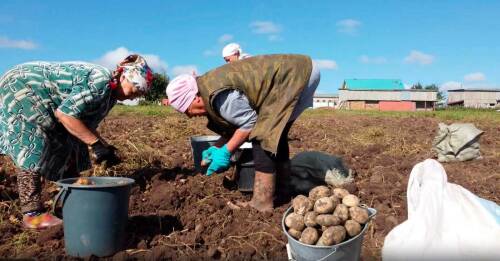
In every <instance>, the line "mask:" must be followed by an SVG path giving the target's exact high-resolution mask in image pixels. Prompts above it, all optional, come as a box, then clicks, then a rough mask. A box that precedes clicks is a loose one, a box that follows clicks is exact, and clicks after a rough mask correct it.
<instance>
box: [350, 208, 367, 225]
mask: <svg viewBox="0 0 500 261" xmlns="http://www.w3.org/2000/svg"><path fill="white" fill-rule="evenodd" d="M349 216H350V217H351V219H352V220H354V221H356V222H358V223H359V224H365V223H366V222H367V221H368V210H366V209H364V208H360V207H352V208H349Z"/></svg>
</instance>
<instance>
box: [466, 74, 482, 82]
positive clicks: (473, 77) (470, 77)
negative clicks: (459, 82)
mask: <svg viewBox="0 0 500 261" xmlns="http://www.w3.org/2000/svg"><path fill="white" fill-rule="evenodd" d="M464 80H465V81H468V82H480V81H484V80H486V76H485V75H484V73H482V72H474V73H469V74H466V75H465V76H464Z"/></svg>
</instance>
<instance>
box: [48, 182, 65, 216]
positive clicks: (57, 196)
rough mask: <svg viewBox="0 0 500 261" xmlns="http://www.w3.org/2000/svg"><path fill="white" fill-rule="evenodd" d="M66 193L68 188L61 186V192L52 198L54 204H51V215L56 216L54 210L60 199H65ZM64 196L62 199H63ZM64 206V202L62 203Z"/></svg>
mask: <svg viewBox="0 0 500 261" xmlns="http://www.w3.org/2000/svg"><path fill="white" fill-rule="evenodd" d="M67 191H68V188H67V187H66V186H62V187H61V190H59V192H58V193H57V195H56V196H55V198H54V203H52V213H54V214H56V208H57V205H58V203H59V201H60V200H61V198H64V197H66V192H67ZM63 196H64V197H63ZM62 204H63V205H64V202H63V203H62Z"/></svg>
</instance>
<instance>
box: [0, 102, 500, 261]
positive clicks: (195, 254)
mask: <svg viewBox="0 0 500 261" xmlns="http://www.w3.org/2000/svg"><path fill="white" fill-rule="evenodd" d="M439 122H440V121H439V120H438V119H436V118H434V117H427V118H425V117H407V116H405V117H377V116H363V115H356V114H352V115H351V114H339V113H336V112H333V111H327V112H325V113H322V114H319V115H312V116H311V115H304V116H301V118H300V119H299V120H298V121H297V122H296V124H295V125H294V127H292V130H291V133H290V147H291V153H292V155H293V154H296V153H298V152H301V151H306V150H319V151H324V152H327V153H330V154H333V155H337V156H340V157H342V158H343V159H344V161H345V164H346V165H347V166H348V167H349V168H351V169H353V170H354V172H355V177H354V180H355V181H354V183H353V184H351V185H348V186H347V189H348V190H350V192H351V193H355V194H356V195H358V196H359V197H360V198H361V200H362V201H363V202H364V203H366V204H367V205H369V206H371V207H374V208H376V209H377V211H378V215H377V216H376V217H375V219H374V221H373V222H372V223H371V224H370V227H369V229H368V230H367V233H366V235H365V239H364V242H363V248H362V253H361V256H362V259H363V260H379V259H380V256H381V248H382V246H383V242H384V237H385V236H386V235H387V233H388V232H389V231H390V230H391V229H392V228H393V227H394V226H395V225H397V224H399V223H401V222H402V221H404V220H405V219H406V215H407V214H406V195H405V193H406V186H407V180H408V175H409V173H410V171H411V169H412V167H413V166H414V165H415V164H416V163H418V162H420V161H422V160H424V159H427V158H432V157H433V156H434V155H433V152H432V150H431V144H432V139H433V137H434V135H435V132H436V129H437V124H438V123H439ZM447 123H451V121H450V122H447ZM473 123H474V124H475V125H476V126H477V127H478V128H480V129H482V130H484V131H485V134H484V135H483V136H482V137H481V139H480V144H481V152H482V154H483V159H481V160H475V161H470V162H459V163H447V164H444V167H445V169H446V171H447V174H448V180H449V182H453V183H457V184H459V185H462V186H463V187H465V188H467V189H469V190H470V191H472V192H473V193H475V194H477V195H478V196H480V197H484V198H486V199H489V200H492V201H495V202H497V203H498V202H500V198H499V197H500V195H499V194H498V193H496V192H498V191H500V170H499V167H498V166H500V149H499V148H500V139H499V138H498V134H499V133H500V126H499V125H498V124H497V123H495V122H490V121H485V120H483V121H480V120H478V121H475V122H473ZM204 126H205V121H204V120H203V119H188V118H186V117H184V116H182V115H176V114H173V115H170V114H169V115H168V116H165V117H158V116H128V117H125V116H109V117H108V118H107V119H106V120H105V121H104V122H103V124H101V127H100V131H101V133H102V136H103V137H104V138H105V139H106V140H107V141H108V142H109V143H110V144H113V145H115V146H116V147H117V148H118V149H119V150H120V155H121V157H122V159H123V162H122V163H121V164H119V165H117V166H114V167H111V168H110V169H107V170H102V169H95V170H94V171H93V172H92V173H91V174H92V175H109V176H128V177H132V178H134V179H135V180H136V184H135V185H134V187H133V188H132V193H131V197H130V207H129V213H130V218H129V224H128V227H127V239H126V242H127V245H126V248H125V249H124V250H123V251H121V252H118V253H117V254H115V255H114V256H112V257H109V258H108V259H110V260H111V259H112V260H164V259H166V260H204V259H207V260H212V259H222V260H254V259H259V260H260V259H269V260H286V259H287V257H286V248H285V245H286V237H285V235H284V234H283V232H282V229H281V218H282V215H283V213H284V211H285V210H286V209H287V208H288V207H289V205H290V204H289V203H285V204H283V205H281V206H278V207H277V208H276V209H275V210H274V212H273V213H269V214H262V213H259V212H257V211H255V210H252V209H244V208H243V209H240V210H233V209H232V208H230V207H229V206H228V205H227V202H235V201H237V200H248V199H250V197H251V195H250V194H242V193H240V192H239V191H238V190H237V189H235V188H234V186H233V185H232V183H231V182H228V181H227V179H226V178H225V176H231V174H232V170H228V171H227V172H225V173H223V174H222V175H214V176H211V177H207V176H204V175H202V174H196V173H195V171H194V167H193V163H192V157H191V149H190V144H189V140H188V139H189V137H190V136H192V135H207V134H212V133H210V132H209V131H208V130H206V129H205V128H204ZM0 164H1V169H0V192H1V193H0V258H5V257H11V258H39V259H58V260H60V259H72V258H71V257H69V256H66V255H65V252H64V235H63V231H62V228H60V227H58V228H53V229H50V230H46V231H41V232H38V231H29V230H23V229H22V228H21V226H20V219H21V214H20V212H19V207H18V206H19V203H18V199H17V190H16V186H15V184H16V182H15V175H14V174H15V170H14V168H13V166H12V164H11V162H10V160H8V159H7V158H6V157H0ZM55 193H56V190H55V189H54V185H53V184H52V183H50V182H46V183H45V188H44V199H45V200H46V203H47V205H48V204H50V203H51V198H52V197H53V196H54V195H55Z"/></svg>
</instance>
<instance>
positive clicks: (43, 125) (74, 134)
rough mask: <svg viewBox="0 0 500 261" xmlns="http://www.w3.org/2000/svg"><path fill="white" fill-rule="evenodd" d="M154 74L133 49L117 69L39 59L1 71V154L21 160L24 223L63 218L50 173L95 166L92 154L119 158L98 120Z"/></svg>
mask: <svg viewBox="0 0 500 261" xmlns="http://www.w3.org/2000/svg"><path fill="white" fill-rule="evenodd" d="M152 80H153V74H152V71H151V69H150V68H149V66H148V65H147V63H146V61H145V60H144V58H142V57H141V56H139V55H130V56H128V57H127V58H125V59H124V60H123V61H122V62H120V63H119V64H118V66H117V68H116V70H114V71H113V72H111V71H109V70H108V69H106V68H104V67H102V66H99V65H96V64H89V63H82V62H67V63H53V62H42V61H37V62H29V63H24V64H20V65H18V66H16V67H14V68H13V69H11V70H9V71H8V72H7V73H5V74H4V75H3V76H2V77H1V78H0V154H4V155H8V156H10V158H11V159H12V161H13V162H14V164H15V165H16V167H17V183H18V192H19V199H20V201H21V211H22V213H23V223H24V226H25V227H27V228H46V227H50V226H54V225H57V224H60V223H61V222H62V221H61V220H60V219H58V218H57V217H54V216H53V215H51V214H49V213H46V212H45V211H44V209H43V204H42V200H41V194H42V193H41V190H42V179H43V178H46V179H49V180H58V179H60V178H62V177H67V176H75V175H78V173H79V172H80V171H83V170H85V169H88V168H90V157H89V156H92V157H93V158H94V160H95V162H96V163H100V162H102V161H108V162H109V161H116V160H117V157H116V155H115V149H114V147H112V146H109V145H108V144H107V143H106V142H105V141H104V140H103V139H102V138H101V136H100V135H99V133H98V132H97V126H98V125H99V123H100V122H101V120H102V119H103V118H104V117H105V116H106V115H107V114H108V112H109V111H110V110H111V108H112V107H113V106H114V105H115V103H116V101H117V100H125V99H133V98H136V97H138V96H142V95H144V94H145V93H147V92H148V90H149V89H150V88H151V83H152ZM89 150H90V152H91V153H90V154H91V155H89Z"/></svg>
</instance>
